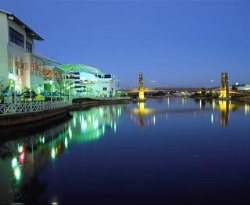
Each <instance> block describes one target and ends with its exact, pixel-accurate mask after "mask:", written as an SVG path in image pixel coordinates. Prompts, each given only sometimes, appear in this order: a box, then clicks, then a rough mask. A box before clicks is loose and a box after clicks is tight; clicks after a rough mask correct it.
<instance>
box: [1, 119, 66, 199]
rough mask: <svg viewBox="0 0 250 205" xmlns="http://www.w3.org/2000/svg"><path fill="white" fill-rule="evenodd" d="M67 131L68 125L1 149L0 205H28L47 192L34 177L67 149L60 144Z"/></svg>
mask: <svg viewBox="0 0 250 205" xmlns="http://www.w3.org/2000/svg"><path fill="white" fill-rule="evenodd" d="M66 127H67V122H66V123H64V124H61V125H57V126H55V127H53V128H51V129H49V130H46V131H43V132H40V133H37V134H34V135H30V136H26V137H22V138H21V139H17V140H12V141H7V142H4V143H2V144H1V145H0V157H1V158H0V167H1V169H0V184H1V189H0V193H1V197H0V204H8V203H12V202H25V203H27V204H30V203H31V202H32V200H33V199H34V198H36V197H37V196H38V195H39V194H40V192H42V191H43V190H44V189H45V188H46V184H39V183H38V182H37V178H36V176H37V174H38V173H39V172H40V171H41V170H42V169H43V168H44V166H45V165H46V164H47V162H48V161H49V160H50V159H51V158H54V157H55V156H56V155H58V154H59V153H60V152H62V151H63V150H64V149H66V148H67V147H66V146H65V145H64V144H63V143H62V142H63V141H65V139H67V138H69V135H68V132H67V128H66ZM52 150H54V151H55V154H54V155H52ZM28 196H29V197H30V198H28Z"/></svg>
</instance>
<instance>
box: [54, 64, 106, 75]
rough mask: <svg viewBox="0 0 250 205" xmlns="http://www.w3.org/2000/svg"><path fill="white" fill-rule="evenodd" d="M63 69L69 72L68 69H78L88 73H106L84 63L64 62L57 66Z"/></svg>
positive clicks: (77, 70)
mask: <svg viewBox="0 0 250 205" xmlns="http://www.w3.org/2000/svg"><path fill="white" fill-rule="evenodd" d="M57 67H58V68H60V69H61V70H63V71H65V72H68V71H76V72H86V73H92V74H97V75H104V74H105V73H104V72H103V71H101V70H99V69H97V68H94V67H91V66H87V65H82V64H63V65H59V66H57Z"/></svg>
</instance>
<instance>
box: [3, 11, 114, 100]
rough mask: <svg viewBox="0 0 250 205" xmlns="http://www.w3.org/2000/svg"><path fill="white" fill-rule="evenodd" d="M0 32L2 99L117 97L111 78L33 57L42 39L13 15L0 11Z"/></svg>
mask: <svg viewBox="0 0 250 205" xmlns="http://www.w3.org/2000/svg"><path fill="white" fill-rule="evenodd" d="M0 30H1V36H0V45H1V47H0V71H1V72H0V93H1V94H3V93H4V96H6V95H7V96H10V95H12V94H20V93H22V92H24V91H35V92H36V93H37V94H40V93H42V92H47V93H52V92H53V93H60V94H67V95H72V96H96V97H111V96H116V95H117V81H116V80H115V78H114V77H113V76H112V75H110V74H106V73H104V72H103V71H101V70H99V69H96V68H93V67H90V66H86V65H81V64H66V65H61V64H60V63H59V62H56V61H55V60H54V59H51V58H48V57H46V56H43V55H41V54H37V53H36V52H35V41H43V40H44V39H43V38H42V37H41V36H40V35H39V34H37V33H36V32H35V31H33V30H32V29H31V28H30V27H29V26H28V25H26V24H25V23H24V22H22V21H21V20H20V19H19V18H17V17H16V16H15V15H14V14H12V13H10V12H7V11H3V10H0ZM51 95H52V94H51ZM1 96H2V95H1Z"/></svg>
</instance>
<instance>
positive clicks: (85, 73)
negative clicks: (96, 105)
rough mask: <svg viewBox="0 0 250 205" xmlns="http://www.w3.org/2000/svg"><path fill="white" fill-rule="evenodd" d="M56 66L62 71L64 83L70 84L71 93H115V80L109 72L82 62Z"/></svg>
mask: <svg viewBox="0 0 250 205" xmlns="http://www.w3.org/2000/svg"><path fill="white" fill-rule="evenodd" d="M58 67H59V68H60V69H61V70H63V71H64V76H65V77H64V83H65V86H67V85H66V84H67V83H68V84H70V88H71V94H72V95H75V96H81V97H114V96H116V95H117V88H118V86H117V82H116V80H115V78H114V77H113V76H112V75H111V74H106V73H104V72H103V71H101V70H99V69H97V68H94V67H90V66H87V65H82V64H65V65H60V66H58ZM67 87H68V86H67ZM68 88H69V87H68ZM72 92H73V93H72Z"/></svg>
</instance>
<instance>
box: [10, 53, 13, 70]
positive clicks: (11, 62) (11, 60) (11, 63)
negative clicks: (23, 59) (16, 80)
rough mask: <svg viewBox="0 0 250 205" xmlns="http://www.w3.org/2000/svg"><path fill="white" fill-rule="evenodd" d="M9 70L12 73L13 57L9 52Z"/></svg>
mask: <svg viewBox="0 0 250 205" xmlns="http://www.w3.org/2000/svg"><path fill="white" fill-rule="evenodd" d="M9 70H10V73H13V57H12V55H11V54H10V55H9Z"/></svg>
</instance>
